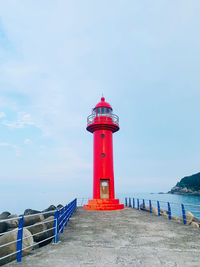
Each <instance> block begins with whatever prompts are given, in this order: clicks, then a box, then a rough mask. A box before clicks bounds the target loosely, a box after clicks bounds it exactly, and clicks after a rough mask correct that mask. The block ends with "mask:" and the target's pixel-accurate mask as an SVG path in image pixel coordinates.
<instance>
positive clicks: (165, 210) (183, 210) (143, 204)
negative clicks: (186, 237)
mask: <svg viewBox="0 0 200 267" xmlns="http://www.w3.org/2000/svg"><path fill="white" fill-rule="evenodd" d="M131 201H132V203H133V206H132V207H133V208H136V209H138V210H143V211H148V212H150V213H154V214H156V215H158V216H165V217H167V218H168V219H169V220H172V219H174V220H177V221H180V222H182V223H183V224H190V223H192V222H195V223H196V224H198V225H199V227H200V219H199V218H198V217H199V214H200V205H192V204H183V203H174V202H171V203H170V202H165V201H158V200H149V199H139V198H134V197H133V198H130V197H129V198H127V197H126V198H125V201H124V203H125V207H131V206H130V204H129V205H128V203H131ZM135 203H137V206H135ZM147 203H148V204H149V205H147ZM152 203H154V206H153V205H152ZM172 207H173V211H174V214H173V215H172ZM175 207H176V208H175ZM187 212H190V213H192V214H189V213H187ZM177 216H179V217H177ZM195 216H197V218H196V217H195Z"/></svg>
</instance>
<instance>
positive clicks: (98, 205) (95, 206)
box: [83, 199, 124, 210]
mask: <svg viewBox="0 0 200 267" xmlns="http://www.w3.org/2000/svg"><path fill="white" fill-rule="evenodd" d="M83 208H84V209H85V210H123V209H124V204H120V203H119V199H89V201H88V204H87V205H84V206H83Z"/></svg>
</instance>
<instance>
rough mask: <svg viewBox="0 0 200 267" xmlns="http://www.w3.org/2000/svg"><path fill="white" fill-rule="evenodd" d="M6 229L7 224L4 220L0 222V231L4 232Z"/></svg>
mask: <svg viewBox="0 0 200 267" xmlns="http://www.w3.org/2000/svg"><path fill="white" fill-rule="evenodd" d="M7 230H8V225H7V223H6V222H0V233H4V232H6V231H7Z"/></svg>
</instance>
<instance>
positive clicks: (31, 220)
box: [24, 214, 44, 226]
mask: <svg viewBox="0 0 200 267" xmlns="http://www.w3.org/2000/svg"><path fill="white" fill-rule="evenodd" d="M43 220H44V216H43V215H42V214H38V215H33V216H30V217H25V218H24V226H29V225H32V224H35V223H37V222H41V221H43Z"/></svg>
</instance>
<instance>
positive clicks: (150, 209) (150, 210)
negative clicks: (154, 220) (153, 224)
mask: <svg viewBox="0 0 200 267" xmlns="http://www.w3.org/2000/svg"><path fill="white" fill-rule="evenodd" d="M149 212H150V213H152V205H151V200H149Z"/></svg>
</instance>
